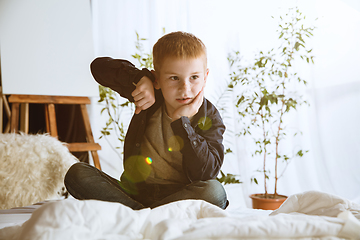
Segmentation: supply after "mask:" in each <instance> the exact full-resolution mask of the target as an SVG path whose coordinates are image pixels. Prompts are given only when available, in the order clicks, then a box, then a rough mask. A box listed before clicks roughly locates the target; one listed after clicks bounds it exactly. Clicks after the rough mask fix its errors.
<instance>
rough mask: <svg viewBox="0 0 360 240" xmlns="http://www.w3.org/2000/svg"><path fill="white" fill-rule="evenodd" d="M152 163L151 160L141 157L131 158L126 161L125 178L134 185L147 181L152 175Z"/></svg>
mask: <svg viewBox="0 0 360 240" xmlns="http://www.w3.org/2000/svg"><path fill="white" fill-rule="evenodd" d="M150 161H151V162H152V159H151V158H145V157H144V156H141V155H136V156H131V157H129V158H128V159H127V160H126V161H125V166H124V168H125V171H124V173H123V177H124V178H126V179H128V181H130V182H134V183H136V182H142V181H145V180H146V178H147V177H148V176H149V175H150V173H151V169H152V168H151V166H150V164H149V162H150Z"/></svg>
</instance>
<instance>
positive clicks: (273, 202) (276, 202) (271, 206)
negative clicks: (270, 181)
mask: <svg viewBox="0 0 360 240" xmlns="http://www.w3.org/2000/svg"><path fill="white" fill-rule="evenodd" d="M268 197H269V198H265V194H263V193H257V194H251V195H250V198H251V199H252V207H253V208H254V209H263V210H275V209H278V208H279V207H280V205H281V204H282V203H283V202H284V201H285V200H286V199H287V196H284V195H277V196H276V198H274V194H268Z"/></svg>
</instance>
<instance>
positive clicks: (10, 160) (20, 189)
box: [0, 134, 78, 209]
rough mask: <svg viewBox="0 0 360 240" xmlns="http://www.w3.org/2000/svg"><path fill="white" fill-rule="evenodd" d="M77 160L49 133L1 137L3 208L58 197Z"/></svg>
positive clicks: (0, 184) (0, 179)
mask: <svg viewBox="0 0 360 240" xmlns="http://www.w3.org/2000/svg"><path fill="white" fill-rule="evenodd" d="M77 161H78V160H77V159H76V158H75V157H74V156H73V155H72V154H71V153H70V152H69V150H68V149H67V147H66V146H65V145H64V143H62V142H60V141H59V140H58V139H56V138H54V137H51V136H49V135H47V134H46V135H40V134H38V135H25V134H0V209H8V208H13V207H21V206H27V205H30V204H33V203H36V202H39V201H44V200H47V199H53V198H55V197H56V196H59V194H60V192H62V189H63V187H64V176H65V174H66V172H67V170H68V169H69V167H70V166H71V165H72V164H74V163H75V162H77Z"/></svg>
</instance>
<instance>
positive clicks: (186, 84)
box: [180, 81, 190, 91]
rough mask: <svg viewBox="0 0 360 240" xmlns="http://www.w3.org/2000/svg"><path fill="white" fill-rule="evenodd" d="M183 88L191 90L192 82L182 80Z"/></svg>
mask: <svg viewBox="0 0 360 240" xmlns="http://www.w3.org/2000/svg"><path fill="white" fill-rule="evenodd" d="M180 88H181V90H185V91H187V90H189V89H190V84H189V82H188V81H182V83H181V86H180Z"/></svg>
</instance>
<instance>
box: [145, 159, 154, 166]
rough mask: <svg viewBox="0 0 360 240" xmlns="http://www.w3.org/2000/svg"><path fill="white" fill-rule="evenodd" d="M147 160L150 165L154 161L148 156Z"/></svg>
mask: <svg viewBox="0 0 360 240" xmlns="http://www.w3.org/2000/svg"><path fill="white" fill-rule="evenodd" d="M145 162H146V163H147V164H149V165H150V164H151V163H152V159H151V158H149V157H147V158H145Z"/></svg>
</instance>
